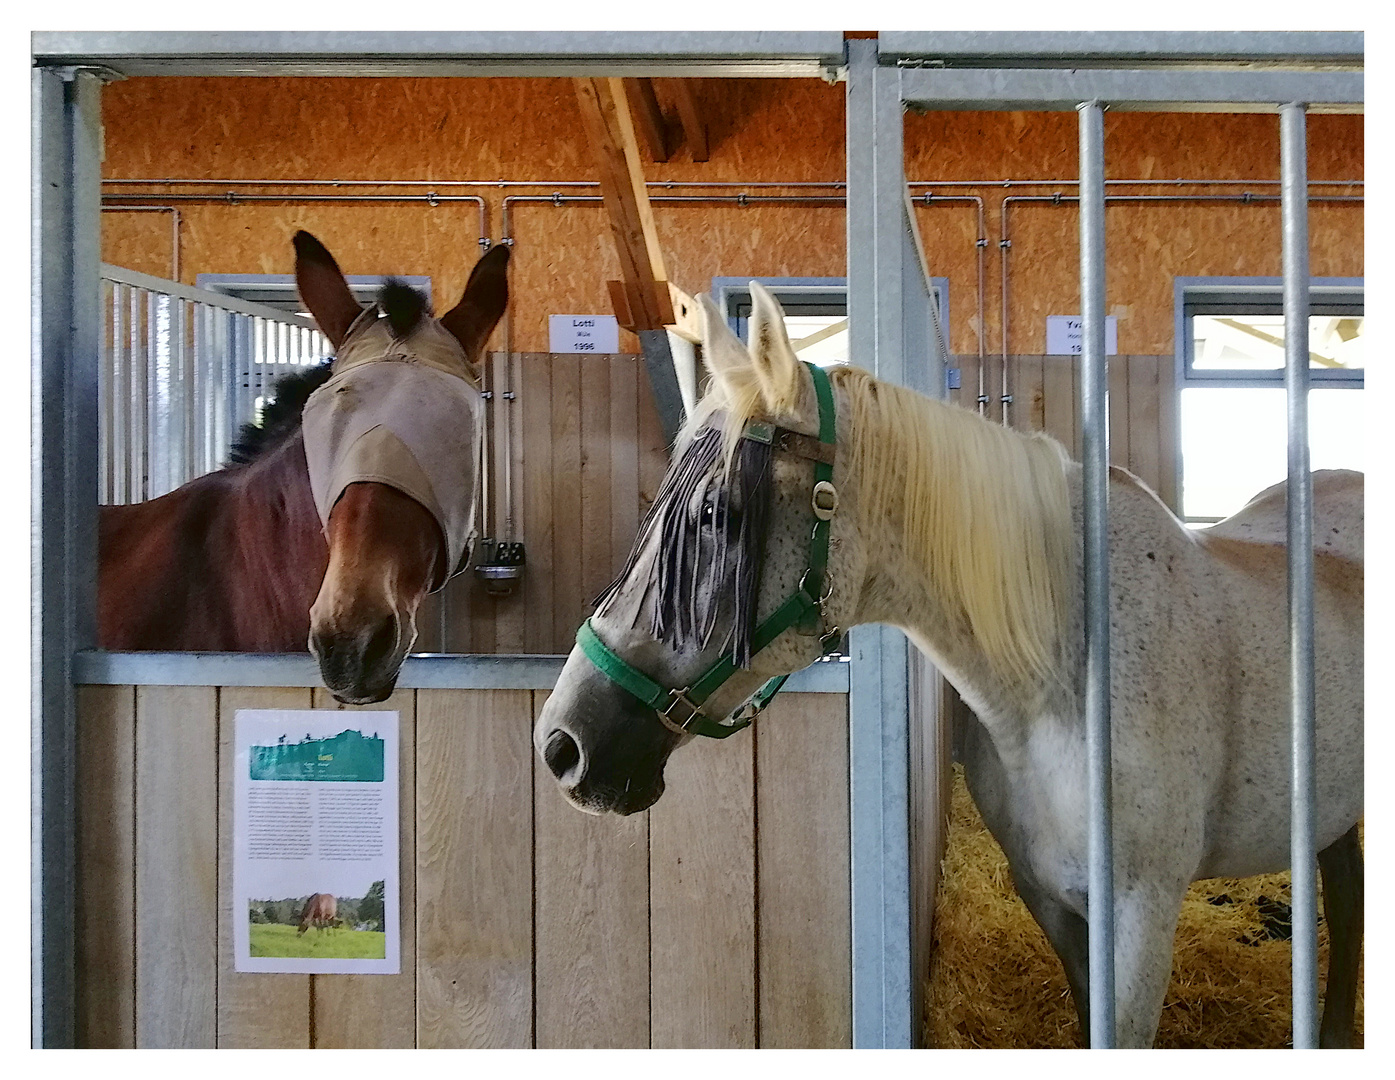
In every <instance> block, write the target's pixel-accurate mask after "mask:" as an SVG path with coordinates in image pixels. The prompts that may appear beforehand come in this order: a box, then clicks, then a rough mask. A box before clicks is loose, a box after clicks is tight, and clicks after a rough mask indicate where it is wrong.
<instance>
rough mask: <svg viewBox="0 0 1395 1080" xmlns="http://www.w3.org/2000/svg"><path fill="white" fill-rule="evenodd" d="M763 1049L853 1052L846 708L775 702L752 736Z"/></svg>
mask: <svg viewBox="0 0 1395 1080" xmlns="http://www.w3.org/2000/svg"><path fill="white" fill-rule="evenodd" d="M756 823H757V841H756V876H757V881H758V882H759V886H758V889H759V893H758V898H759V912H758V916H757V917H758V924H757V925H758V928H759V939H758V940H759V944H758V948H759V975H758V980H757V981H758V985H759V987H760V998H759V1000H760V1032H759V1037H760V1045H761V1046H763V1047H846V1046H851V1045H852V984H851V974H850V973H851V970H852V966H851V965H852V940H851V930H850V926H851V923H850V911H851V908H850V905H851V895H850V883H849V877H848V865H849V863H848V850H849V848H848V844H849V841H848V702H847V697H846V696H845V695H842V694H781V695H780V696H779V697H777V698H776V699H775V701H774V703H773V704H772V705H771V707H770V709H769V710H768V711H767V712H766V713H765V715H763V716H762V717H761V719H760V721H759V723H758V730H757V732H756Z"/></svg>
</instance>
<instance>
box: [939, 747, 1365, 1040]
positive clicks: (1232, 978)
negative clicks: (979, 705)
mask: <svg viewBox="0 0 1395 1080" xmlns="http://www.w3.org/2000/svg"><path fill="white" fill-rule="evenodd" d="M954 770H955V776H954V791H953V805H952V810H951V814H950V827H949V839H948V847H947V851H946V855H945V860H944V865H943V874H942V877H941V882H940V888H939V894H938V896H937V897H936V901H935V930H934V943H933V952H932V960H931V964H930V974H929V982H928V985H927V988H926V1012H927V1018H926V1032H925V1035H926V1045H927V1046H932V1047H955V1048H987V1047H1078V1046H1080V1045H1081V1043H1080V1030H1079V1027H1080V1025H1079V1023H1078V1021H1077V1020H1076V1015H1075V1007H1074V1005H1073V1004H1072V1003H1071V999H1070V993H1069V991H1068V990H1067V988H1066V977H1065V973H1064V972H1063V971H1062V970H1061V964H1060V961H1059V960H1057V959H1056V954H1055V953H1053V952H1052V951H1051V946H1050V945H1049V944H1047V941H1046V936H1045V935H1044V934H1043V933H1042V932H1041V929H1040V928H1039V927H1038V926H1037V924H1036V923H1035V922H1034V921H1033V920H1032V917H1031V915H1030V914H1028V912H1027V908H1026V905H1024V904H1023V903H1022V901H1021V899H1019V898H1018V896H1017V893H1016V891H1015V890H1014V888H1013V885H1012V875H1011V873H1010V872H1009V870H1008V866H1007V861H1006V860H1005V859H1004V858H1003V854H1002V851H1001V849H999V847H998V845H997V843H996V842H995V841H994V840H993V838H992V836H991V835H990V834H989V832H988V830H987V829H986V828H985V827H984V825H983V822H982V820H981V819H980V818H979V815H978V811H977V810H976V809H975V808H974V805H973V801H972V800H971V799H970V798H969V794H968V789H967V788H966V787H965V784H964V776H963V771H962V768H961V767H960V766H959V765H955V766H954ZM1288 903H1289V876H1288V874H1287V873H1283V874H1270V875H1266V876H1263V877H1254V878H1245V879H1233V878H1216V879H1213V880H1209V881H1202V882H1197V883H1196V884H1195V885H1193V886H1192V888H1191V890H1190V892H1188V894H1187V898H1186V900H1185V902H1184V903H1183V905H1182V915H1181V919H1180V921H1179V923H1178V927H1177V937H1176V942H1175V944H1174V948H1173V963H1172V982H1171V985H1170V986H1169V987H1168V992H1167V999H1166V1002H1165V1003H1164V1005H1163V1013H1162V1022H1161V1024H1160V1026H1159V1028H1158V1037H1157V1041H1156V1044H1155V1045H1157V1046H1159V1047H1178V1048H1182V1047H1191V1048H1197V1047H1204V1048H1217V1049H1223V1048H1238V1047H1282V1046H1284V1045H1285V1044H1286V1043H1287V1042H1288V1040H1289V1038H1290V1022H1291V1002H1290V1000H1289V994H1290V986H1291V974H1290V972H1291V968H1290V964H1291V960H1292V953H1291V947H1290V942H1289V941H1288V940H1287V933H1288V925H1287V924H1288ZM1318 953H1319V972H1320V975H1319V978H1320V979H1322V978H1325V975H1323V974H1321V973H1325V972H1326V970H1327V929H1326V925H1325V924H1324V923H1323V921H1322V918H1321V914H1320V913H1319V921H1318ZM1363 986H1364V964H1363ZM1364 1013H1365V1003H1364V1000H1363V999H1362V997H1360V996H1358V1002H1357V1012H1356V1030H1357V1031H1358V1032H1363V1031H1364V1030H1365V1016H1364ZM1363 1041H1364V1040H1363V1039H1362V1037H1361V1035H1358V1036H1357V1045H1361V1044H1362V1042H1363Z"/></svg>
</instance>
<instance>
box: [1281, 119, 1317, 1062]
mask: <svg viewBox="0 0 1395 1080" xmlns="http://www.w3.org/2000/svg"><path fill="white" fill-rule="evenodd" d="M1307 109H1308V107H1307V106H1306V105H1302V104H1297V103H1290V104H1287V105H1284V106H1283V107H1282V108H1281V109H1280V110H1279V157H1280V180H1281V193H1280V202H1281V206H1282V216H1283V230H1284V244H1283V248H1284V385H1285V387H1286V389H1287V392H1288V632H1289V650H1290V654H1289V663H1290V669H1289V686H1290V692H1291V697H1290V705H1289V717H1290V721H1291V723H1292V753H1293V780H1292V787H1291V794H1292V805H1291V809H1290V815H1291V821H1292V828H1291V829H1290V832H1289V844H1290V859H1291V864H1292V875H1293V877H1292V880H1293V1046H1294V1049H1296V1050H1297V1049H1311V1048H1313V1047H1316V1046H1317V1044H1318V1014H1317V989H1318V982H1317V978H1318V977H1317V863H1316V858H1317V856H1316V850H1315V847H1314V844H1315V841H1314V813H1313V806H1314V802H1315V800H1316V798H1317V780H1316V774H1315V769H1314V758H1315V756H1316V737H1315V732H1314V726H1315V725H1314V719H1315V711H1316V697H1315V688H1314V682H1313V478H1312V474H1311V473H1310V472H1309V469H1308V383H1309V377H1308V146H1307V139H1308V133H1307Z"/></svg>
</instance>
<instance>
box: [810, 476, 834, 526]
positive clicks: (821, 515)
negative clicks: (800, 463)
mask: <svg viewBox="0 0 1395 1080" xmlns="http://www.w3.org/2000/svg"><path fill="white" fill-rule="evenodd" d="M813 504H814V517H816V518H818V519H819V520H820V521H832V520H833V515H834V514H836V513H837V512H838V489H837V488H836V487H834V486H833V485H832V484H830V483H829V482H828V481H827V480H820V481H819V482H818V483H817V484H815V485H814V497H813Z"/></svg>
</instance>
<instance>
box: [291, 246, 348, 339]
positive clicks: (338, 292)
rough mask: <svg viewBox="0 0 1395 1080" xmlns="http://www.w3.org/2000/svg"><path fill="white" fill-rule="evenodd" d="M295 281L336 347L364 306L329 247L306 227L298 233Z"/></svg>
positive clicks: (321, 329)
mask: <svg viewBox="0 0 1395 1080" xmlns="http://www.w3.org/2000/svg"><path fill="white" fill-rule="evenodd" d="M293 243H294V244H295V283H296V288H298V289H299V290H300V298H301V299H302V300H304V301H305V306H306V307H308V308H309V309H310V314H311V315H313V316H315V322H316V323H317V324H319V327H320V332H321V333H323V334H324V336H325V337H327V338H329V341H330V344H331V345H333V346H334V347H335V348H336V349H337V348H339V345H340V343H341V342H342V341H343V340H344V335H345V334H347V333H348V332H349V327H350V326H351V325H353V321H354V320H355V319H357V318H358V317H359V315H360V314H361V313H362V312H363V309H362V308H361V307H359V304H358V301H357V300H355V299H354V294H353V293H351V292H350V291H349V283H348V282H347V281H345V280H344V275H343V274H342V273H341V272H340V270H339V264H338V263H337V262H335V261H334V256H333V255H331V254H330V253H329V249H328V248H326V247H325V246H324V245H323V244H322V243H320V242H319V241H318V240H316V239H315V238H314V237H313V236H311V235H310V234H309V233H308V232H306V231H305V230H304V229H302V230H301V231H300V232H298V233H296V234H295V239H294V241H293Z"/></svg>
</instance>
